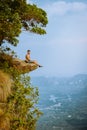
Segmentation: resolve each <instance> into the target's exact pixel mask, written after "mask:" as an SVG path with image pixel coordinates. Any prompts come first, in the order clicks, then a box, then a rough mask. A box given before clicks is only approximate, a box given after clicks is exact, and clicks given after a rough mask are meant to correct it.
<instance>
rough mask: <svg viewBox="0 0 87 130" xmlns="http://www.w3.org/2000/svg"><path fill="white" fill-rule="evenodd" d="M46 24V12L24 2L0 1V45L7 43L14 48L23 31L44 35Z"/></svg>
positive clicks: (17, 0) (21, 0)
mask: <svg viewBox="0 0 87 130" xmlns="http://www.w3.org/2000/svg"><path fill="white" fill-rule="evenodd" d="M47 23H48V19H47V14H46V12H45V11H44V10H43V9H41V8H38V7H37V6H36V5H31V4H27V2H26V0H0V45H2V44H3V43H4V42H5V41H8V43H11V44H12V45H14V46H16V45H17V43H18V39H17V37H18V36H19V34H20V33H21V32H22V31H23V30H25V31H29V32H33V33H37V34H45V33H46V31H45V29H44V27H46V25H47Z"/></svg>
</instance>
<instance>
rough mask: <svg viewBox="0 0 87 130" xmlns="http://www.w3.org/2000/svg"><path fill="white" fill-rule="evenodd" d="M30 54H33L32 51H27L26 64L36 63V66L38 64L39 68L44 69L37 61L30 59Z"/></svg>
mask: <svg viewBox="0 0 87 130" xmlns="http://www.w3.org/2000/svg"><path fill="white" fill-rule="evenodd" d="M30 52H31V51H30V50H27V54H26V56H25V62H26V63H34V64H36V65H37V66H38V67H42V66H41V65H39V64H38V63H37V61H35V60H31V59H30Z"/></svg>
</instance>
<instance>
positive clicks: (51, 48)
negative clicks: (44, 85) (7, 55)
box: [14, 0, 87, 76]
mask: <svg viewBox="0 0 87 130" xmlns="http://www.w3.org/2000/svg"><path fill="white" fill-rule="evenodd" d="M27 1H28V2H29V1H30V2H31V3H35V4H37V5H38V6H39V7H41V8H43V9H45V10H46V12H47V14H48V20H49V23H48V25H47V27H46V31H47V34H46V35H43V36H40V35H36V34H31V33H26V32H23V33H22V34H21V36H20V38H19V40H20V43H19V45H18V46H17V47H16V48H14V50H15V51H16V52H17V54H18V56H19V57H20V58H22V59H24V57H25V53H26V50H27V49H30V50H31V59H36V60H37V61H38V62H39V63H40V64H41V65H43V66H44V67H43V68H39V69H38V70H35V71H33V72H32V73H31V75H33V76H71V75H75V74H79V73H80V74H83V73H87V2H86V1H87V0H43V1H41V0H27Z"/></svg>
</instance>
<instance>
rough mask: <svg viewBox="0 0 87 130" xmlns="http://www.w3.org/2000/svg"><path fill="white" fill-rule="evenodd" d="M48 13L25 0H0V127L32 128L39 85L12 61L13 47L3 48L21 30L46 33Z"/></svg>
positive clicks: (13, 129)
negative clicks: (20, 70)
mask: <svg viewBox="0 0 87 130" xmlns="http://www.w3.org/2000/svg"><path fill="white" fill-rule="evenodd" d="M47 23H48V20H47V14H46V12H45V11H44V10H42V9H41V8H38V7H37V6H36V5H30V4H27V3H26V0H0V129H3V130H35V129H36V122H37V120H38V118H39V117H40V115H41V114H42V113H41V112H40V111H39V109H38V108H37V107H36V104H37V103H38V99H39V92H38V88H35V87H33V86H31V84H30V77H29V76H28V75H27V74H21V73H19V72H18V70H16V68H15V67H14V66H13V65H12V60H13V58H14V57H15V53H14V51H11V50H10V48H8V47H6V48H4V47H3V45H4V43H6V42H8V43H10V44H11V45H13V46H16V45H17V44H18V39H17V38H18V36H19V35H20V33H21V32H22V31H29V32H32V33H36V34H45V33H46V31H45V29H44V27H46V24H47Z"/></svg>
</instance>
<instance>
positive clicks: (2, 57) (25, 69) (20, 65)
mask: <svg viewBox="0 0 87 130" xmlns="http://www.w3.org/2000/svg"><path fill="white" fill-rule="evenodd" d="M0 62H1V63H2V66H3V63H4V62H7V63H8V65H9V66H10V67H13V68H15V69H17V71H18V72H20V74H24V73H29V72H30V71H33V70H35V69H37V68H38V66H37V65H36V64H34V63H26V62H25V61H24V60H21V59H18V58H13V57H12V56H11V55H8V54H5V53H1V54H0Z"/></svg>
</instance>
